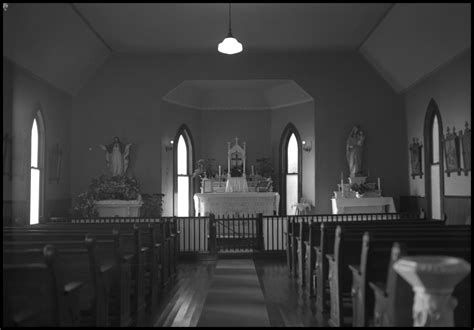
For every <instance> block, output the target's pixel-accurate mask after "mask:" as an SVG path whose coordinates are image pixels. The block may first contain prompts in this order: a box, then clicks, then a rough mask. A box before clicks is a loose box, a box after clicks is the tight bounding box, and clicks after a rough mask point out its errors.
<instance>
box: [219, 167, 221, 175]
mask: <svg viewBox="0 0 474 330" xmlns="http://www.w3.org/2000/svg"><path fill="white" fill-rule="evenodd" d="M219 176H221V166H220V165H219Z"/></svg>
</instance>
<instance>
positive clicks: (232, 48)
mask: <svg viewBox="0 0 474 330" xmlns="http://www.w3.org/2000/svg"><path fill="white" fill-rule="evenodd" d="M242 49H243V47H242V44H241V43H240V42H238V41H237V39H235V38H234V37H232V36H228V37H227V38H225V39H224V40H223V41H222V42H221V43H220V44H219V46H218V47H217V50H218V51H219V52H221V53H224V54H228V55H232V54H237V53H240V52H241V51H242Z"/></svg>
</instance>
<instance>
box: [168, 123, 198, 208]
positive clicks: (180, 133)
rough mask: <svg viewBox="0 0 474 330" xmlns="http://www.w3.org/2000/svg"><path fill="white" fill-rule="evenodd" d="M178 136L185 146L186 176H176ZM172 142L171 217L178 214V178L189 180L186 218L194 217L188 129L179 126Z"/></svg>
mask: <svg viewBox="0 0 474 330" xmlns="http://www.w3.org/2000/svg"><path fill="white" fill-rule="evenodd" d="M180 136H183V140H184V143H185V144H186V149H187V164H186V165H187V166H186V172H187V174H184V175H183V174H178V141H179V138H180ZM174 141H176V143H175V144H174V148H173V216H177V214H178V177H183V176H187V177H188V178H189V188H188V192H189V196H188V205H189V212H188V213H189V214H188V216H193V215H194V202H193V201H194V200H193V196H194V192H195V191H196V189H195V185H194V184H193V182H194V180H193V179H192V174H193V163H194V142H193V138H192V135H191V132H190V130H189V128H188V127H187V126H186V125H184V124H183V125H181V127H180V128H179V129H178V131H177V133H176V135H175V138H174Z"/></svg>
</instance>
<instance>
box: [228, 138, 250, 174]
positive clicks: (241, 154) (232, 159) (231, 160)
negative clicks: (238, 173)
mask: <svg viewBox="0 0 474 330" xmlns="http://www.w3.org/2000/svg"><path fill="white" fill-rule="evenodd" d="M242 145H243V147H241V146H240V145H239V138H238V137H236V138H235V144H234V145H233V146H232V147H231V146H230V142H227V177H228V178H230V177H231V176H232V175H231V173H232V169H234V168H235V169H239V168H242V177H243V178H245V177H246V175H245V160H246V154H245V153H246V145H245V142H244V143H243V144H242Z"/></svg>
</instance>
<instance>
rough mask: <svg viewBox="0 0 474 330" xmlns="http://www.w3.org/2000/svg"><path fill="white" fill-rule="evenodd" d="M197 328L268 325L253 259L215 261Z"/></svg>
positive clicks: (268, 321) (263, 299)
mask: <svg viewBox="0 0 474 330" xmlns="http://www.w3.org/2000/svg"><path fill="white" fill-rule="evenodd" d="M197 326H198V327H206V326H207V327H216V326H222V327H232V326H235V327H236V326H240V327H248V326H257V327H265V326H267V327H269V326H270V320H269V318H268V312H267V307H266V305H265V298H264V297H263V292H262V289H261V287H260V283H259V282H258V276H257V271H256V270H255V264H254V262H253V260H250V259H233V260H232V259H225V260H219V261H218V262H217V265H216V269H215V272H214V275H213V278H212V282H211V286H210V288H209V292H208V294H207V298H206V301H205V303H204V308H203V310H202V313H201V318H200V319H199V322H198V324H197Z"/></svg>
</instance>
